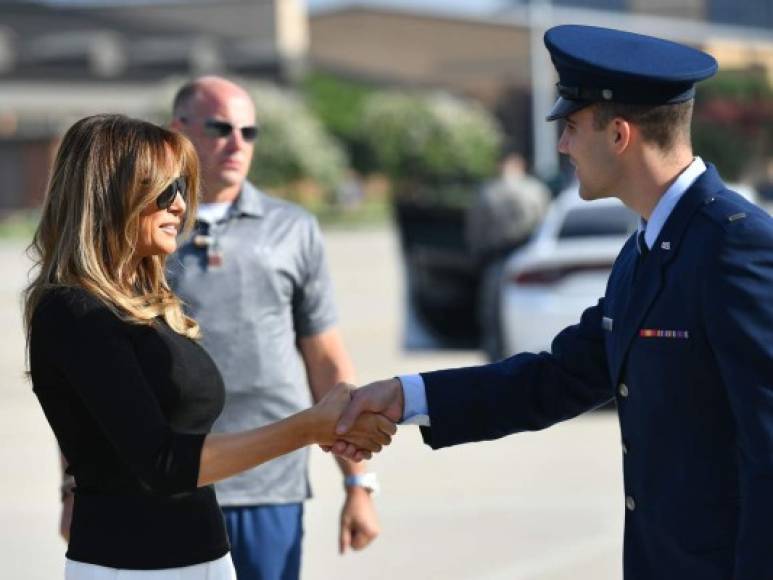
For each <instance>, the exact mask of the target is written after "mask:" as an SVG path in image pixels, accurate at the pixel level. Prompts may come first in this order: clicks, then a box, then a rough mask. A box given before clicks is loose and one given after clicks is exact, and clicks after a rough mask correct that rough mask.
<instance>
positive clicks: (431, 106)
mask: <svg viewBox="0 0 773 580" xmlns="http://www.w3.org/2000/svg"><path fill="white" fill-rule="evenodd" d="M360 131H361V134H362V135H363V139H364V140H365V141H366V143H367V145H368V147H369V148H370V149H371V150H372V152H373V156H374V158H375V159H376V161H377V163H378V165H379V167H380V168H381V170H382V171H383V172H384V173H386V174H387V175H388V176H389V177H390V178H391V179H392V181H393V183H394V184H395V191H396V194H397V195H401V196H408V197H413V198H416V197H418V198H420V199H417V201H421V198H424V201H427V202H429V203H440V204H449V205H457V204H458V203H464V202H465V201H466V198H468V197H469V196H470V195H472V193H473V191H474V185H475V184H477V183H479V182H481V181H483V180H485V179H487V178H489V177H491V175H492V173H493V172H494V171H495V166H496V159H497V153H498V150H499V145H500V142H501V133H500V129H499V127H498V125H497V123H496V121H495V120H494V118H493V117H492V115H491V114H489V113H488V112H487V111H486V110H485V109H484V108H483V107H482V106H481V105H479V104H477V103H473V102H470V101H466V100H463V99H460V98H457V97H453V96H450V95H448V94H444V93H432V94H407V93H400V92H383V93H377V94H373V95H372V96H371V97H370V98H369V99H368V100H367V102H366V103H365V107H364V110H363V115H362V122H361V125H360ZM427 196H430V197H433V199H427Z"/></svg>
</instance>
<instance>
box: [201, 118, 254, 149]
mask: <svg viewBox="0 0 773 580" xmlns="http://www.w3.org/2000/svg"><path fill="white" fill-rule="evenodd" d="M236 129H238V130H239V131H241V134H242V139H244V140H245V141H246V142H247V143H252V142H253V141H255V139H257V138H258V128H257V127H256V126H255V125H247V126H246V127H234V126H233V125H232V124H231V123H229V122H228V121H218V120H217V119H207V120H206V121H204V134H205V135H206V136H207V137H216V138H220V139H222V138H224V137H228V136H229V135H230V134H231V133H233V132H234V130H236Z"/></svg>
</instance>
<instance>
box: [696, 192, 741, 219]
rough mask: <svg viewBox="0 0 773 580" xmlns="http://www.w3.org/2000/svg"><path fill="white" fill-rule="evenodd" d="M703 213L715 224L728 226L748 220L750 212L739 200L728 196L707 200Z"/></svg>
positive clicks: (712, 197)
mask: <svg viewBox="0 0 773 580" xmlns="http://www.w3.org/2000/svg"><path fill="white" fill-rule="evenodd" d="M701 213H703V214H704V215H705V216H706V217H708V218H709V219H710V220H711V221H713V222H714V223H717V224H720V225H723V226H725V225H728V224H732V223H735V222H739V221H742V220H744V219H746V217H747V215H748V212H747V211H746V208H745V207H743V204H742V203H739V202H738V200H736V199H733V198H729V197H726V196H711V197H708V198H706V200H705V201H704V202H703V207H702V208H701Z"/></svg>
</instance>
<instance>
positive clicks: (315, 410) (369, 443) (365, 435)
mask: <svg viewBox="0 0 773 580" xmlns="http://www.w3.org/2000/svg"><path fill="white" fill-rule="evenodd" d="M352 391H354V387H352V386H351V385H347V384H345V383H340V384H338V385H336V386H335V387H333V388H332V389H330V390H329V391H328V392H327V394H326V395H325V396H324V397H323V398H322V399H321V400H320V401H319V402H318V403H317V404H316V405H314V406H313V407H312V408H311V409H309V412H310V414H311V420H312V437H313V438H314V441H315V443H317V444H319V445H320V446H322V447H323V448H324V447H329V446H331V445H333V443H335V442H336V441H340V440H342V439H343V440H345V441H346V442H348V443H350V444H351V445H353V446H354V447H356V448H357V449H358V450H359V451H361V452H362V454H361V458H363V459H368V458H370V456H371V454H372V453H378V452H379V451H381V448H382V447H383V446H384V445H389V444H390V443H391V442H392V435H394V434H395V432H396V431H397V427H396V426H395V425H394V423H392V421H390V420H389V419H387V418H386V417H384V416H383V415H378V414H375V413H362V414H361V415H360V416H359V417H358V418H357V420H356V422H355V423H354V425H353V426H352V427H351V428H350V429H349V431H348V432H347V433H346V434H345V435H338V434H336V432H335V427H336V424H337V423H338V420H339V419H340V417H341V415H342V414H343V412H344V410H345V409H346V407H347V406H348V405H349V402H350V401H351V394H352Z"/></svg>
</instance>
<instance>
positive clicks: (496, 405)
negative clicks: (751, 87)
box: [335, 26, 773, 580]
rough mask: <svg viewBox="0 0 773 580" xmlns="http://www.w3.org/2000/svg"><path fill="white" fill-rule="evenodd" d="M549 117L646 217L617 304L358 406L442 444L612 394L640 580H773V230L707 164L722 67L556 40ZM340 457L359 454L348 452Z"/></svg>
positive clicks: (622, 270)
mask: <svg viewBox="0 0 773 580" xmlns="http://www.w3.org/2000/svg"><path fill="white" fill-rule="evenodd" d="M545 44H546V46H547V48H548V50H549V51H550V54H551V57H552V59H553V63H554V65H555V67H556V69H557V71H558V75H559V84H558V91H559V94H560V96H559V98H558V101H557V102H556V104H555V106H554V108H553V110H552V111H551V113H550V116H549V117H548V120H553V119H564V120H565V121H566V127H565V129H564V131H563V134H562V136H561V140H560V142H559V150H560V151H561V153H564V154H565V155H568V156H569V157H570V159H571V161H572V163H573V164H574V165H575V167H576V171H577V177H578V179H579V182H580V195H581V196H582V197H583V198H584V199H588V200H590V199H596V198H601V197H611V196H614V197H618V198H619V199H621V200H622V201H623V202H624V203H625V204H626V205H627V206H628V207H630V208H632V209H633V210H635V211H636V212H637V213H638V214H639V215H640V216H641V218H642V219H641V225H640V228H639V232H638V233H637V234H635V235H633V236H632V237H631V238H630V239H629V240H628V241H627V243H626V244H625V245H624V246H623V248H622V250H621V252H620V255H619V256H618V258H617V261H616V262H615V265H614V268H613V270H612V273H611V275H610V278H609V282H608V285H607V290H606V295H605V296H604V297H603V298H602V299H600V300H599V302H598V303H597V304H596V305H595V306H592V307H590V308H588V309H587V310H586V311H585V312H584V313H583V315H582V318H581V320H580V322H579V323H578V324H577V325H575V326H571V327H569V328H566V329H564V330H563V331H562V332H561V333H560V334H559V335H558V336H557V337H556V338H555V339H554V341H553V344H552V347H551V352H550V353H546V352H543V353H540V354H531V353H521V354H518V355H515V356H513V357H511V358H509V359H506V360H504V361H501V362H498V363H495V364H491V365H485V366H480V367H473V368H461V369H453V370H443V371H436V372H431V373H424V374H422V375H411V376H404V377H400V378H399V380H398V379H391V380H386V381H380V382H378V383H373V384H371V385H368V386H366V387H364V388H362V389H360V390H359V391H358V392H357V393H356V394H355V397H354V400H353V402H352V404H351V405H350V407H349V409H348V410H347V413H345V414H344V417H343V418H342V421H341V424H340V425H339V431H341V432H344V431H345V430H346V428H347V427H348V426H349V425H351V421H352V419H353V418H354V417H355V416H356V415H357V414H358V413H359V412H361V411H362V410H366V409H367V410H373V411H380V412H384V413H386V414H387V415H389V416H390V417H392V418H393V419H395V420H399V419H403V420H411V419H413V420H414V421H416V422H419V423H423V424H424V425H425V427H423V428H422V432H423V436H424V439H425V441H426V442H427V443H428V444H429V445H431V446H432V447H433V448H439V447H446V446H449V445H456V444H459V443H465V442H469V441H481V440H486V439H494V438H498V437H502V436H504V435H508V434H510V433H515V432H519V431H529V430H536V429H542V428H545V427H548V426H549V425H552V424H554V423H556V422H558V421H562V420H565V419H569V418H571V417H575V416H577V415H579V414H580V413H583V412H584V411H587V410H589V409H592V408H594V407H597V406H599V405H601V404H603V403H605V402H607V401H608V400H610V399H612V398H616V402H617V407H618V413H619V417H620V429H621V433H622V459H623V469H624V481H625V490H624V494H623V495H622V497H621V500H622V501H624V502H625V507H626V521H625V540H624V572H625V578H626V580H671V579H674V580H676V579H678V580H693V579H694V580H731V579H734V580H762V579H771V578H773V220H772V219H771V218H770V216H768V215H767V214H766V213H764V212H763V211H761V210H760V209H759V208H758V207H756V206H755V205H753V204H751V203H749V202H747V201H745V200H744V199H743V198H742V197H741V196H739V195H738V194H736V193H734V192H732V191H730V190H728V189H727V188H726V187H725V185H724V184H723V183H722V181H721V179H720V177H719V175H718V174H717V171H716V169H715V168H714V167H713V166H712V165H710V164H704V162H703V161H702V160H701V159H700V158H698V157H695V156H694V155H693V152H692V147H691V143H690V119H691V116H692V103H693V96H694V84H695V83H696V82H698V81H700V80H702V79H705V78H707V77H709V76H711V75H713V74H714V73H715V72H716V68H717V65H716V61H715V60H714V59H713V58H712V57H710V56H709V55H707V54H705V53H703V52H700V51H698V50H695V49H692V48H689V47H686V46H683V45H679V44H675V43H671V42H667V41H665V40H661V39H657V38H652V37H647V36H641V35H636V34H631V33H627V32H621V31H616V30H609V29H602V28H595V27H586V26H559V27H555V28H552V29H551V30H549V31H548V32H547V33H546V34H545ZM335 450H336V451H337V452H339V453H343V454H347V455H349V456H354V455H356V452H355V451H354V450H353V449H351V448H346V446H345V445H343V444H341V443H339V444H337V445H336V449H335Z"/></svg>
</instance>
